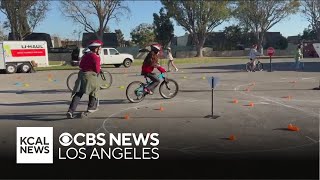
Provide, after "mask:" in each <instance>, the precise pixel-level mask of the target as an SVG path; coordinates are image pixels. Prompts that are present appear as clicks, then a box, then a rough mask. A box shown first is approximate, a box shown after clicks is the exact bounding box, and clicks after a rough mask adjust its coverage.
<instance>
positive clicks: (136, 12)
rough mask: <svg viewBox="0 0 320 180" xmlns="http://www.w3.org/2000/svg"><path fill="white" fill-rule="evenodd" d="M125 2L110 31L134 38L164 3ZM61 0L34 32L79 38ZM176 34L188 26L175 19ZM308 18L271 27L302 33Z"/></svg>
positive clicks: (292, 18) (1, 18) (291, 19)
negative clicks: (126, 11)
mask: <svg viewBox="0 0 320 180" xmlns="http://www.w3.org/2000/svg"><path fill="white" fill-rule="evenodd" d="M125 3H126V5H127V6H128V7H129V9H130V11H131V12H130V14H129V15H128V16H122V17H121V19H120V21H119V22H115V21H110V23H109V24H108V26H109V27H110V29H111V31H112V32H114V30H115V29H121V31H122V33H123V34H124V38H125V40H129V39H131V37H130V32H131V31H132V30H133V29H134V28H135V27H136V26H138V25H139V24H141V23H148V24H152V23H153V13H159V10H160V8H161V7H162V4H161V2H160V1H159V0H157V1H156V0H153V1H152V0H139V1H137V0H135V1H134V0H131V1H125ZM59 6H60V5H59V1H51V5H50V10H49V12H48V14H47V17H46V19H45V20H44V21H43V22H41V23H40V24H39V25H38V26H37V27H36V28H35V30H34V32H44V33H48V34H50V35H51V36H54V35H58V36H59V37H60V38H64V39H73V40H77V39H79V35H78V34H77V33H74V31H77V32H82V29H83V28H82V27H81V26H79V25H78V24H76V23H74V22H73V21H72V20H70V19H68V18H66V17H64V16H63V15H62V13H61V11H60V10H59ZM4 20H5V16H4V15H3V14H2V13H1V14H0V22H1V23H3V21H4ZM172 22H173V24H174V34H175V36H182V35H184V34H185V30H184V29H183V28H182V27H181V26H179V25H178V24H177V23H176V22H175V21H174V20H172ZM233 24H237V23H236V22H235V21H229V22H225V23H223V24H221V25H220V26H218V27H216V28H215V29H214V31H221V30H223V29H224V27H226V26H230V25H233ZM308 25H309V23H308V21H307V20H306V19H305V18H304V17H303V16H302V15H301V14H296V15H292V16H290V17H288V18H286V19H285V20H283V21H281V22H279V23H278V24H276V25H275V26H273V27H272V28H271V29H270V30H269V31H271V32H280V33H281V34H282V35H283V36H284V37H287V36H294V35H298V34H299V33H302V32H303V30H304V29H305V28H306V27H308ZM81 38H82V36H80V39H81Z"/></svg>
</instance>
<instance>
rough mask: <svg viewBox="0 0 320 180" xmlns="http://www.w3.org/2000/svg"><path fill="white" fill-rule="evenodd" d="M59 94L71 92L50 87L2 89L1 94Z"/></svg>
mask: <svg viewBox="0 0 320 180" xmlns="http://www.w3.org/2000/svg"><path fill="white" fill-rule="evenodd" d="M5 93H9V94H59V93H70V94H71V92H70V91H69V90H67V89H52V90H51V89H50V90H5V91H0V94H5Z"/></svg>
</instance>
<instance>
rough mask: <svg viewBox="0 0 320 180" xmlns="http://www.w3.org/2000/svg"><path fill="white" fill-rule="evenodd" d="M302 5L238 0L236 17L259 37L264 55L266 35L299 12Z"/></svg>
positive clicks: (292, 1)
mask: <svg viewBox="0 0 320 180" xmlns="http://www.w3.org/2000/svg"><path fill="white" fill-rule="evenodd" d="M299 6H300V3H299V1H297V0H291V1H283V0H268V1H265V0H255V1H252V0H238V1H237V2H236V8H235V11H234V17H235V18H236V19H238V20H239V22H240V24H241V25H243V26H245V27H249V28H250V30H251V31H252V32H254V33H255V35H256V37H257V41H258V42H257V43H258V45H259V48H260V50H261V53H263V40H264V35H265V33H266V32H267V31H268V30H269V29H270V28H271V27H273V26H274V25H275V24H277V23H279V22H280V21H281V20H283V19H285V18H286V17H288V16H289V15H291V14H294V13H296V12H298V9H299Z"/></svg>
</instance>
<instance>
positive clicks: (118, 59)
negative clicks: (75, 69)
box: [71, 47, 134, 68]
mask: <svg viewBox="0 0 320 180" xmlns="http://www.w3.org/2000/svg"><path fill="white" fill-rule="evenodd" d="M83 50H84V48H80V52H79V55H78V58H75V59H74V60H72V62H71V64H72V65H74V66H77V65H79V60H80V59H81V57H82V56H83ZM100 58H101V64H104V65H114V66H115V67H120V66H121V65H123V66H124V67H126V68H128V67H130V66H131V64H132V63H133V62H134V58H133V55H131V54H125V53H119V51H118V50H117V49H115V48H107V47H103V48H102V49H101V53H100Z"/></svg>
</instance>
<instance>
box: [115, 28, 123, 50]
mask: <svg viewBox="0 0 320 180" xmlns="http://www.w3.org/2000/svg"><path fill="white" fill-rule="evenodd" d="M114 32H115V33H116V35H117V41H118V46H120V47H122V46H123V45H124V37H123V33H122V31H121V29H116V30H115V31H114Z"/></svg>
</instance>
